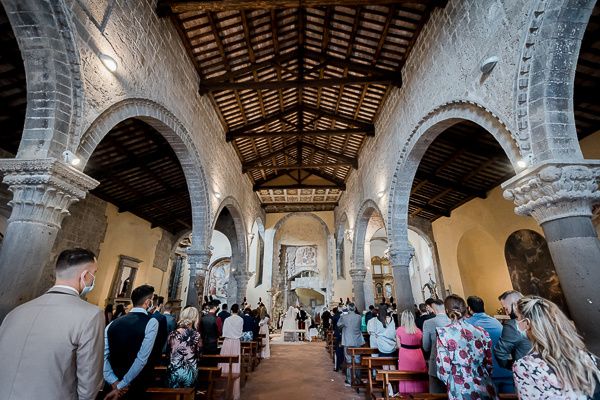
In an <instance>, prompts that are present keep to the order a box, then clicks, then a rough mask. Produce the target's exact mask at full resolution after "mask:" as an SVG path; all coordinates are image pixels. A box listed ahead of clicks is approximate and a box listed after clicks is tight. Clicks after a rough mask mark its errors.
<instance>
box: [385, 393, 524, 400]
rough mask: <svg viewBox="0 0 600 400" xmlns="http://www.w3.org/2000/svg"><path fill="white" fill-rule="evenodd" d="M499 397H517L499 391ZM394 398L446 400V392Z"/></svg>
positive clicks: (516, 397)
mask: <svg viewBox="0 0 600 400" xmlns="http://www.w3.org/2000/svg"><path fill="white" fill-rule="evenodd" d="M498 397H499V398H500V399H507V400H508V399H518V398H519V397H518V396H517V395H516V394H509V393H501V394H499V395H498ZM394 399H410V400H447V399H448V395H447V394H445V393H444V394H436V393H414V394H410V395H408V394H407V395H400V397H394Z"/></svg>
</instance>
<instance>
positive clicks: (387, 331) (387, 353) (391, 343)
mask: <svg viewBox="0 0 600 400" xmlns="http://www.w3.org/2000/svg"><path fill="white" fill-rule="evenodd" d="M375 336H376V338H377V342H376V343H377V350H378V351H379V357H394V356H395V355H396V354H395V352H396V325H395V324H394V320H393V319H392V317H391V316H390V315H388V311H387V307H386V306H385V305H383V306H381V305H380V306H379V310H378V312H377V320H376V321H375Z"/></svg>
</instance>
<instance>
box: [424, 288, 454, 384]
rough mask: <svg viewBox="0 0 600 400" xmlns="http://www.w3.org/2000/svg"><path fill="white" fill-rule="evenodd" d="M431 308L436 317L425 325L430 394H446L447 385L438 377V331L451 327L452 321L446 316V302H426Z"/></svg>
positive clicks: (437, 300) (432, 300)
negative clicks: (440, 328)
mask: <svg viewBox="0 0 600 400" xmlns="http://www.w3.org/2000/svg"><path fill="white" fill-rule="evenodd" d="M425 303H426V304H427V306H428V307H429V308H430V312H431V313H433V314H434V315H435V317H434V318H432V319H430V320H427V321H425V322H424V323H423V351H424V352H425V354H426V355H427V354H429V365H428V374H429V392H430V393H446V385H445V384H444V382H442V381H440V380H439V379H438V377H437V370H438V368H437V361H436V357H437V331H436V329H437V328H439V327H444V326H447V325H450V319H449V318H448V316H447V315H446V310H445V308H444V302H443V301H442V300H440V299H431V298H430V299H427V301H425Z"/></svg>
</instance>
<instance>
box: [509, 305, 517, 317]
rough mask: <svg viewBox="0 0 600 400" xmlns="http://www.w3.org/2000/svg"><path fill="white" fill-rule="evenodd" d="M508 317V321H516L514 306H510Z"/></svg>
mask: <svg viewBox="0 0 600 400" xmlns="http://www.w3.org/2000/svg"><path fill="white" fill-rule="evenodd" d="M508 316H509V317H510V319H517V314H515V306H514V305H512V306H511V307H510V313H509V314H508Z"/></svg>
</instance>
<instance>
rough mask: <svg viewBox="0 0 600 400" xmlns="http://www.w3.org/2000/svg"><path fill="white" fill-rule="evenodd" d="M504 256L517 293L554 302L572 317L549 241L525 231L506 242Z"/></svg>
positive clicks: (515, 233) (517, 232)
mask: <svg viewBox="0 0 600 400" xmlns="http://www.w3.org/2000/svg"><path fill="white" fill-rule="evenodd" d="M504 256H505V257H506V263H507V265H508V272H509V274H510V280H511V282H512V284H513V287H514V288H515V290H518V291H520V292H521V293H523V294H524V295H529V294H532V295H537V296H542V297H545V298H547V299H550V300H552V301H553V302H554V303H556V304H557V305H558V306H559V307H560V308H561V309H562V310H564V311H565V312H567V313H568V310H567V303H566V301H565V297H564V295H563V292H562V289H561V287H560V282H559V280H558V275H557V274H556V269H555V268H554V263H553V262H552V258H551V257H550V250H549V249H548V244H547V243H546V239H544V237H543V236H542V235H540V234H539V233H537V232H534V231H532V230H529V229H521V230H518V231H516V232H513V233H512V234H511V235H510V236H509V237H508V239H507V240H506V245H505V247H504Z"/></svg>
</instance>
